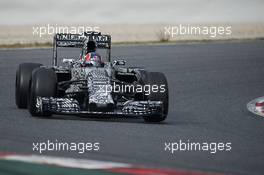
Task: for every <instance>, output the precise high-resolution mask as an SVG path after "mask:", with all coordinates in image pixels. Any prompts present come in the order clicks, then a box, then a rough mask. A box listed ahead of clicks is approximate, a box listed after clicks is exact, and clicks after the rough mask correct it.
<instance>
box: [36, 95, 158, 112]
mask: <svg viewBox="0 0 264 175" xmlns="http://www.w3.org/2000/svg"><path fill="white" fill-rule="evenodd" d="M36 108H37V112H38V113H40V114H41V113H45V112H51V113H54V114H69V115H74V114H80V115H87V116H101V115H104V116H106V115H107V116H108V115H109V116H131V117H133V116H135V117H136V116H153V115H162V114H163V104H162V102H161V101H130V100H129V101H126V102H125V103H123V105H122V107H121V108H116V109H113V110H110V111H91V110H89V109H86V110H83V109H81V107H80V105H79V103H78V101H77V100H76V99H73V98H53V97H48V98H47V97H37V100H36Z"/></svg>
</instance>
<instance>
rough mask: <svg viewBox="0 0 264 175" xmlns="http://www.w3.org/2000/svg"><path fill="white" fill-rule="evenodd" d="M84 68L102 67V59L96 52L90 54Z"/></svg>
mask: <svg viewBox="0 0 264 175" xmlns="http://www.w3.org/2000/svg"><path fill="white" fill-rule="evenodd" d="M83 66H95V67H101V66H102V59H101V56H100V55H99V54H97V53H96V52H90V53H88V54H87V55H86V56H85V60H84V63H83Z"/></svg>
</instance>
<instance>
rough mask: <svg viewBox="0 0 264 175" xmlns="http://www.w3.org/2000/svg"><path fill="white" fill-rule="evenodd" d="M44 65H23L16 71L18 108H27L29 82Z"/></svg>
mask: <svg viewBox="0 0 264 175" xmlns="http://www.w3.org/2000/svg"><path fill="white" fill-rule="evenodd" d="M40 66H42V64H38V63H22V64H20V65H19V66H18V69H17V71H16V92H15V96H16V105H17V107H18V108H22V109H23V108H27V97H28V90H29V81H30V78H31V73H32V71H33V70H34V69H36V68H39V67H40Z"/></svg>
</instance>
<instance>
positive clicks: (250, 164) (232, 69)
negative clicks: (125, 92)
mask: <svg viewBox="0 0 264 175" xmlns="http://www.w3.org/2000/svg"><path fill="white" fill-rule="evenodd" d="M112 53H113V57H119V58H126V60H127V61H128V64H129V65H140V66H143V67H146V68H147V69H148V70H150V71H161V72H164V73H165V74H166V76H167V78H168V82H169V90H170V107H169V115H168V118H167V120H166V121H165V122H163V123H161V124H146V123H144V121H143V120H142V119H140V118H137V119H122V118H121V119H99V118H96V119H93V118H87V119H86V118H79V117H75V116H54V118H53V119H45V118H34V117H31V116H30V114H29V113H28V111H27V110H19V109H17V108H16V105H15V93H14V92H15V70H16V68H17V66H18V64H20V63H22V62H40V63H43V64H45V65H50V63H51V56H52V50H51V49H17V50H13V49H11V50H0V111H1V113H0V151H1V152H3V151H6V152H16V153H33V154H38V153H37V152H33V151H32V142H47V140H53V141H55V140H56V139H57V140H58V141H62V142H100V151H99V152H86V153H84V154H78V153H76V152H70V151H68V152H67V151H60V152H55V151H50V152H44V153H43V154H45V155H57V156H66V157H78V158H88V159H96V160H110V161H117V162H127V163H134V164H137V165H145V166H149V167H163V168H176V169H187V170H201V171H211V172H224V173H230V174H250V175H252V174H263V172H264V166H263V165H264V118H261V117H258V116H255V115H254V114H251V113H250V112H248V111H247V109H246V103H247V102H249V101H250V100H252V99H254V98H256V97H259V96H263V95H264V78H263V77H264V42H263V41H247V42H229V43H203V44H176V45H152V46H115V47H113V52H112ZM76 54H78V52H73V51H68V52H67V53H65V55H69V57H75V56H76ZM180 140H182V141H185V142H187V141H188V140H189V141H190V142H200V143H203V142H208V143H210V142H231V143H232V149H231V151H228V152H227V151H218V152H216V153H215V154H211V153H210V152H209V151H207V152H206V151H175V152H174V154H171V153H169V152H168V151H164V142H179V141H180Z"/></svg>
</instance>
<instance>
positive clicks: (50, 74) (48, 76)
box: [28, 68, 57, 116]
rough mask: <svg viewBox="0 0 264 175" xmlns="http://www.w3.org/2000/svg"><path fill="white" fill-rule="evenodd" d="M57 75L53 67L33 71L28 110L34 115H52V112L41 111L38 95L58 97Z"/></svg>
mask: <svg viewBox="0 0 264 175" xmlns="http://www.w3.org/2000/svg"><path fill="white" fill-rule="evenodd" d="M56 94H57V76H56V73H55V72H54V70H53V69H47V68H39V69H35V70H34V71H33V73H32V78H31V84H30V91H29V97H28V110H29V112H30V114H31V115H32V116H51V115H52V113H51V112H43V113H41V112H39V111H38V110H37V108H36V102H37V97H56Z"/></svg>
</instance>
